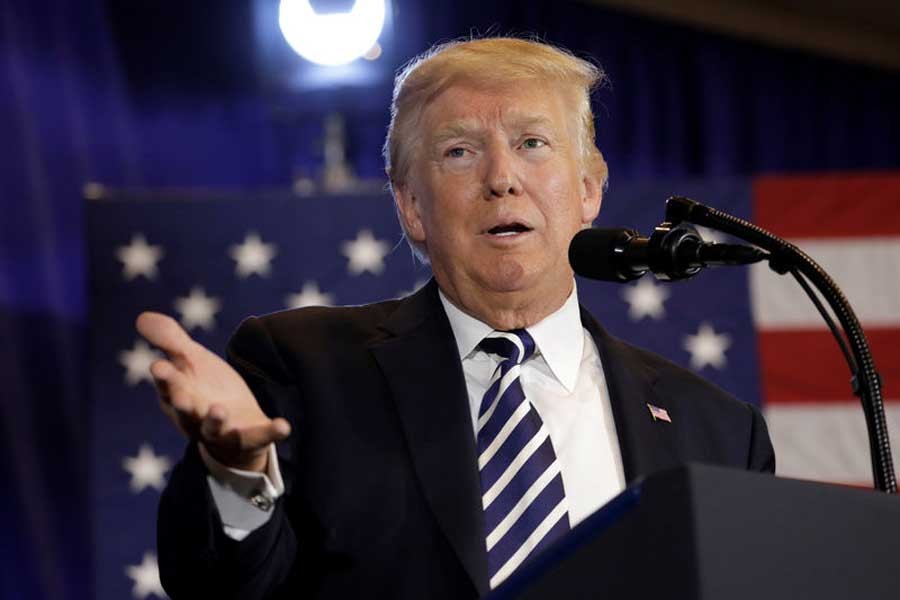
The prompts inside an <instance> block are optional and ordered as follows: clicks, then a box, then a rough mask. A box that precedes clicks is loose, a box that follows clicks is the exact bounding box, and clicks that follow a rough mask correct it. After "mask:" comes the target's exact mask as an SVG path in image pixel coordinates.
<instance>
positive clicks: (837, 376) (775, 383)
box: [758, 327, 900, 406]
mask: <svg viewBox="0 0 900 600" xmlns="http://www.w3.org/2000/svg"><path fill="white" fill-rule="evenodd" d="M866 338H867V339H868V340H869V347H870V349H871V350H872V356H873V358H874V359H875V367H876V368H877V369H878V372H879V373H880V374H881V380H882V389H883V390H885V392H884V393H885V394H888V395H890V394H894V395H895V396H897V397H900V361H898V360H897V355H896V348H898V347H900V328H891V329H879V328H874V327H872V328H868V329H866ZM758 344H759V353H760V367H761V369H762V372H763V374H764V377H763V397H764V398H765V402H766V406H771V405H772V404H779V403H797V402H814V403H828V402H847V401H848V400H850V399H851V398H853V392H852V390H851V388H850V370H849V368H848V367H847V364H846V362H845V361H844V357H843V355H842V354H841V351H840V350H839V349H838V346H837V343H836V342H835V341H834V338H833V337H832V335H831V332H830V331H828V330H827V329H826V330H818V331H814V330H793V331H792V330H780V331H762V332H760V333H759V336H758Z"/></svg>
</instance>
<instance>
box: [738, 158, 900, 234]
mask: <svg viewBox="0 0 900 600" xmlns="http://www.w3.org/2000/svg"><path fill="white" fill-rule="evenodd" d="M898 190H900V174H896V173H893V174H888V173H853V174H834V173H831V174H817V175H808V176H790V177H777V176H768V177H758V178H756V180H755V181H754V184H753V193H754V206H753V222H754V223H756V224H757V225H759V226H760V227H762V228H764V229H769V230H772V231H773V232H774V233H776V234H778V235H779V236H781V237H784V238H802V237H819V238H822V237H829V238H842V237H859V236H872V235H875V236H896V235H900V220H898V219H896V218H892V217H893V215H896V213H897V203H898V200H900V194H898Z"/></svg>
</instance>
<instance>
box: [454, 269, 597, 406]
mask: <svg viewBox="0 0 900 600" xmlns="http://www.w3.org/2000/svg"><path fill="white" fill-rule="evenodd" d="M438 293H439V295H440V298H441V304H443V305H444V311H445V312H446V313H447V318H448V319H449V321H450V327H451V329H453V335H454V337H455V338H456V346H457V349H458V350H459V357H460V359H464V358H468V357H469V355H471V354H472V352H474V351H475V349H476V347H477V346H478V344H479V342H481V340H483V339H484V338H485V336H487V334H489V333H490V332H492V331H493V330H494V329H493V328H492V327H491V326H490V325H488V324H487V323H484V322H482V321H479V320H478V319H476V318H475V317H473V316H471V315H468V314H466V313H464V312H463V311H461V310H460V309H459V308H457V307H456V306H454V305H453V303H452V302H450V300H448V299H447V296H445V295H444V292H443V291H439V292H438ZM527 329H528V333H530V334H531V337H532V338H534V342H535V345H536V346H537V352H539V353H540V354H541V355H542V356H543V357H544V360H545V361H546V362H547V366H548V367H550V370H551V371H552V372H553V375H554V376H555V377H556V379H558V380H559V382H560V383H561V384H562V385H563V387H565V388H566V390H567V391H569V392H571V391H572V390H574V389H575V383H576V381H577V380H578V368H579V365H580V364H581V355H582V352H583V350H584V333H583V331H582V325H581V312H580V310H579V308H578V289H577V286H576V285H575V284H574V283H573V285H572V293H571V294H569V297H568V298H567V299H566V301H565V302H564V303H563V305H562V306H561V307H560V308H559V309H557V310H556V312H554V313H552V314H550V315H548V316H547V317H545V318H544V319H543V320H541V321H539V322H538V323H535V324H534V325H532V326H531V327H528V328H527Z"/></svg>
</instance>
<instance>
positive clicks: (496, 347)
mask: <svg viewBox="0 0 900 600" xmlns="http://www.w3.org/2000/svg"><path fill="white" fill-rule="evenodd" d="M478 347H479V348H481V349H482V350H484V351H485V352H487V353H488V354H496V355H498V356H502V357H503V358H504V359H505V360H511V361H512V362H514V363H519V364H521V363H523V362H525V361H526V360H528V359H529V358H530V357H531V355H532V354H534V339H532V337H531V335H530V334H529V333H528V332H527V331H525V330H524V329H513V330H512V331H492V332H491V333H489V334H488V335H487V337H485V338H484V339H483V340H481V342H480V343H479V344H478Z"/></svg>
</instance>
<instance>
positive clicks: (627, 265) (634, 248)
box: [569, 223, 767, 283]
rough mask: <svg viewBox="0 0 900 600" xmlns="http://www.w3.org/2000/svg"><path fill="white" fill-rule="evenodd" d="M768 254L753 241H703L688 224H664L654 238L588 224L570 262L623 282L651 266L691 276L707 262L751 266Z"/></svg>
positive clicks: (663, 275)
mask: <svg viewBox="0 0 900 600" xmlns="http://www.w3.org/2000/svg"><path fill="white" fill-rule="evenodd" d="M766 257H767V253H766V252H763V251H762V250H760V249H758V248H754V247H752V246H742V245H738V244H716V243H710V242H704V241H703V238H702V237H700V234H699V233H697V230H696V229H694V227H692V226H691V225H688V224H686V223H682V224H680V225H678V226H673V225H672V224H671V223H662V224H661V225H659V226H658V227H657V228H656V229H655V230H654V231H653V234H652V235H651V236H650V237H649V238H645V237H642V236H641V235H640V234H639V233H638V232H637V231H635V230H633V229H621V228H615V229H602V228H597V229H583V230H582V231H579V232H578V234H577V235H576V236H575V237H574V239H572V243H571V244H570V245H569V263H570V264H571V265H572V269H573V270H574V271H575V272H576V273H577V274H579V275H581V276H582V277H587V278H589V279H599V280H601V281H615V282H618V283H624V282H627V281H632V280H634V279H637V278H639V277H642V276H643V275H644V274H645V273H647V271H652V272H653V274H654V275H656V278H657V279H663V280H669V281H674V280H677V279H687V278H688V277H692V276H694V275H696V274H697V273H699V272H700V270H701V269H703V268H705V267H712V266H721V265H749V264H752V263H755V262H759V261H761V260H763V259H765V258H766Z"/></svg>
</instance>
